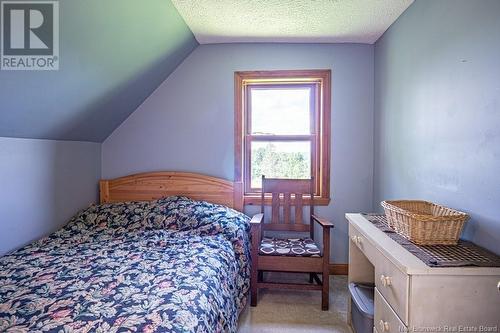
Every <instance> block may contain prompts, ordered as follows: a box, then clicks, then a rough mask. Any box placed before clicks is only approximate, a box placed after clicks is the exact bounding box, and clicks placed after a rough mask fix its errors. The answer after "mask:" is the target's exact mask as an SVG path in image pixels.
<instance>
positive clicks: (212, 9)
mask: <svg viewBox="0 0 500 333" xmlns="http://www.w3.org/2000/svg"><path fill="white" fill-rule="evenodd" d="M172 2H173V3H174V5H175V6H176V7H177V9H178V10H179V13H180V14H181V15H182V17H183V18H184V20H185V21H186V22H187V24H188V25H189V27H190V28H191V30H192V31H193V33H194V35H195V37H196V39H197V40H198V42H200V43H201V44H212V43H234V42H294V43H297V42H300V43H346V42H348V43H368V44H372V43H374V42H375V41H376V40H377V39H378V38H379V37H380V36H381V35H382V34H383V33H384V32H385V31H386V30H387V28H388V27H389V26H390V25H391V24H392V23H393V22H394V21H396V19H397V18H398V17H399V15H401V13H403V12H404V11H405V9H406V8H408V6H410V5H411V3H412V2H413V0H314V1H312V0H253V1H248V0H246V1H242V0H218V1H214V0H196V1H193V0H172Z"/></svg>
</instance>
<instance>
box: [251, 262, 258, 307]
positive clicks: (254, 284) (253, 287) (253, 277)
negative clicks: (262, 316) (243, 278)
mask: <svg viewBox="0 0 500 333" xmlns="http://www.w3.org/2000/svg"><path fill="white" fill-rule="evenodd" d="M254 267H255V266H254ZM254 267H252V272H251V274H250V306H257V292H258V288H257V284H258V283H259V281H258V280H259V271H258V270H257V268H254Z"/></svg>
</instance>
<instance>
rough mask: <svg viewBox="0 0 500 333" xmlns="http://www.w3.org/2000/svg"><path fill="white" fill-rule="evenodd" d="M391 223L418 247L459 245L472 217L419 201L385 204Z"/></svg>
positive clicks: (388, 220)
mask: <svg viewBox="0 0 500 333" xmlns="http://www.w3.org/2000/svg"><path fill="white" fill-rule="evenodd" d="M381 205H382V207H384V210H385V215H386V217H387V223H388V224H389V226H390V227H391V228H393V229H394V230H395V231H396V232H397V233H399V234H401V235H403V236H404V237H406V238H408V240H410V241H412V242H413V243H415V244H418V245H456V244H457V243H458V239H459V238H460V233H461V232H462V228H463V226H464V223H465V222H466V221H467V220H468V219H469V215H467V214H465V213H462V212H459V211H457V210H454V209H451V208H447V207H444V206H440V205H437V204H435V203H432V202H427V201H419V200H398V201H382V202H381Z"/></svg>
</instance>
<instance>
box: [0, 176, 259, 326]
mask: <svg viewBox="0 0 500 333" xmlns="http://www.w3.org/2000/svg"><path fill="white" fill-rule="evenodd" d="M241 198H242V197H241V184H238V183H233V182H229V181H226V180H222V179H218V178H213V177H207V176H203V175H199V174H191V173H178V172H159V173H146V174H139V175H133V176H127V177H122V178H118V179H114V180H104V181H101V182H100V201H101V202H100V204H99V205H91V206H90V207H88V208H87V209H84V210H83V211H81V212H79V213H78V214H76V215H75V216H74V217H73V218H72V219H71V220H70V221H69V222H68V224H67V225H65V226H64V227H63V228H62V229H60V230H58V231H57V232H55V233H53V234H52V235H50V236H48V237H45V238H43V239H40V240H38V241H36V242H34V243H32V244H30V245H27V246H25V247H23V248H21V249H19V250H17V251H14V252H12V253H10V254H7V255H6V256H4V257H2V258H0V331H1V332H4V331H5V332H61V333H66V332H68V333H69V332H235V331H236V329H237V320H238V315H239V313H240V312H241V310H242V309H243V307H244V306H245V303H246V297H247V291H248V289H249V274H250V267H249V255H250V251H249V228H250V227H249V218H248V217H247V216H245V215H243V214H242V213H240V212H238V210H241V209H242V199H241ZM233 208H234V209H233Z"/></svg>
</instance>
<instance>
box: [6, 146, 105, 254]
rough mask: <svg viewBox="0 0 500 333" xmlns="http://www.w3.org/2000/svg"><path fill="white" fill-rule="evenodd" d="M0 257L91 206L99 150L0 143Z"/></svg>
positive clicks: (93, 148)
mask: <svg viewBox="0 0 500 333" xmlns="http://www.w3.org/2000/svg"><path fill="white" fill-rule="evenodd" d="M0 161H1V163H0V198H1V204H0V256H1V255H3V254H5V253H6V252H8V251H10V250H13V249H15V248H18V247H20V246H22V245H24V244H27V243H29V242H31V241H33V240H35V239H38V238H40V237H42V236H45V235H47V234H49V233H51V232H52V231H55V230H57V229H59V228H60V227H61V226H62V225H64V224H66V222H68V220H69V218H70V217H71V216H73V215H74V214H75V213H76V212H77V211H78V210H80V209H82V208H85V207H87V206H88V205H89V204H90V203H92V202H96V200H97V190H98V185H97V182H98V180H99V178H100V161H101V148H100V144H97V143H89V142H64V141H51V140H31V139H11V138H0Z"/></svg>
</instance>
